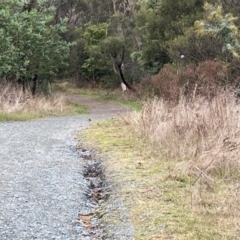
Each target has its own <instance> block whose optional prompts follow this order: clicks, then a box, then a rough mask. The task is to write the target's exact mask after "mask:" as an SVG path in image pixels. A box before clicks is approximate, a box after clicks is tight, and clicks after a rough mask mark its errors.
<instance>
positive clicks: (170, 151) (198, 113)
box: [125, 94, 240, 181]
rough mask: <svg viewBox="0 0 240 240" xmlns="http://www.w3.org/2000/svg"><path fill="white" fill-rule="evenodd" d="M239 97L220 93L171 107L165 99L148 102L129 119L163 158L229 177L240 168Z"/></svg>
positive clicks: (209, 174)
mask: <svg viewBox="0 0 240 240" xmlns="http://www.w3.org/2000/svg"><path fill="white" fill-rule="evenodd" d="M239 110H240V108H239V105H238V104H237V103H236V99H235V98H234V97H231V96H226V95H224V94H219V95H218V96H217V97H215V98H214V99H213V100H212V101H211V102H209V101H205V100H204V99H203V98H198V99H195V100H194V101H193V102H185V101H184V99H182V100H181V101H180V102H179V104H178V105H176V106H174V107H170V106H169V104H168V103H167V102H164V101H163V100H157V99H155V100H153V101H151V102H148V103H146V104H145V107H144V108H143V110H142V112H141V113H134V114H131V115H130V116H129V117H128V118H127V119H125V121H127V122H128V123H129V124H130V125H131V126H132V127H133V129H134V131H135V132H136V133H137V134H138V135H139V136H141V137H143V138H145V139H147V140H149V141H150V142H151V143H152V144H154V145H155V148H156V149H157V151H158V154H160V155H161V156H162V157H163V158H170V159H176V160H177V161H178V160H179V161H183V160H184V161H186V162H187V163H188V164H187V165H188V167H187V169H186V168H185V170H188V171H189V172H194V173H195V174H196V175H197V176H198V175H199V174H200V175H201V177H203V176H205V177H207V178H215V177H219V178H221V179H226V180H228V181H230V180H232V179H238V178H239V177H240V176H239V171H240V159H239V156H240V118H239V116H240V113H239Z"/></svg>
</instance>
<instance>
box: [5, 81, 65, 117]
mask: <svg viewBox="0 0 240 240" xmlns="http://www.w3.org/2000/svg"><path fill="white" fill-rule="evenodd" d="M65 108H66V100H65V98H64V96H63V95H62V94H59V93H56V94H52V95H51V96H45V95H38V96H35V97H33V96H32V95H31V92H30V91H28V90H26V91H25V92H23V91H22V89H21V88H19V87H16V86H14V85H11V84H6V85H3V86H1V89H0V112H2V113H6V114H11V113H14V112H23V113H29V114H57V113H62V112H64V110H66V109H65Z"/></svg>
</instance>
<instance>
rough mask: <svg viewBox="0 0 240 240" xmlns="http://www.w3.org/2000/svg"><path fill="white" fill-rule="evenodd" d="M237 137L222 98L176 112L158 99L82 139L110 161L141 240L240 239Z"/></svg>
mask: <svg viewBox="0 0 240 240" xmlns="http://www.w3.org/2000/svg"><path fill="white" fill-rule="evenodd" d="M239 135H240V120H239V106H238V105H237V103H236V99H235V98H234V97H232V96H230V95H225V94H218V95H217V96H216V97H215V98H213V99H212V100H211V101H207V100H205V99H204V98H201V97H199V98H195V99H194V101H191V102H186V101H185V100H184V99H181V100H180V101H179V103H178V104H177V105H176V104H174V105H171V104H169V102H166V101H163V100H161V99H155V100H152V101H149V102H146V104H145V105H144V107H143V109H142V111H141V112H133V113H129V114H128V115H124V116H122V117H121V118H120V119H117V120H113V121H105V122H101V123H97V124H95V125H93V126H92V127H91V128H89V129H88V130H86V132H85V138H86V139H87V140H88V141H89V140H90V141H89V142H91V143H95V145H97V146H99V148H100V149H101V150H102V152H103V154H107V155H108V156H109V158H108V160H107V170H108V171H109V172H111V173H112V175H113V181H114V182H115V184H116V185H117V186H118V190H117V191H118V192H119V193H120V196H121V197H122V198H123V199H124V202H125V204H126V207H127V209H128V210H129V214H130V215H129V217H130V221H131V222H132V223H133V224H134V227H135V239H138V240H141V239H142V240H148V239H182V240H185V239H209V240H210V239H238V236H239V231H240V225H239V222H240V209H239V205H240V199H239V192H240V185H239V180H240V171H239V170H240V159H239V156H240V136H239ZM86 142H87V141H86ZM115 218H116V214H115V215H114V214H113V216H112V215H111V214H109V213H107V214H106V216H105V217H103V221H104V222H105V223H106V224H108V223H109V224H111V222H114V221H115Z"/></svg>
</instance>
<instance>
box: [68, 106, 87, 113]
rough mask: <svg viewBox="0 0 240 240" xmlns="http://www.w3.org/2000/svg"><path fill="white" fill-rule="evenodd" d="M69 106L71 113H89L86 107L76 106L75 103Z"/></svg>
mask: <svg viewBox="0 0 240 240" xmlns="http://www.w3.org/2000/svg"><path fill="white" fill-rule="evenodd" d="M71 106H72V108H73V111H74V112H75V113H76V114H87V113H89V110H88V108H87V107H86V106H81V105H79V104H76V103H71Z"/></svg>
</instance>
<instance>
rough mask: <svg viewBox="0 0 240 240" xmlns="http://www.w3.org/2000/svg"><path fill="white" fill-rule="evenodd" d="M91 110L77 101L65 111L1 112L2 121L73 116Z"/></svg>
mask: <svg viewBox="0 0 240 240" xmlns="http://www.w3.org/2000/svg"><path fill="white" fill-rule="evenodd" d="M88 112H89V111H88V109H87V107H85V106H81V105H78V104H75V103H70V104H69V106H68V107H67V108H66V109H65V110H64V111H63V112H59V111H58V112H54V111H37V112H36V113H29V112H24V111H17V112H11V113H5V112H0V122H7V121H27V120H34V119H38V118H45V117H60V116H71V115H78V114H87V113H88Z"/></svg>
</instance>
